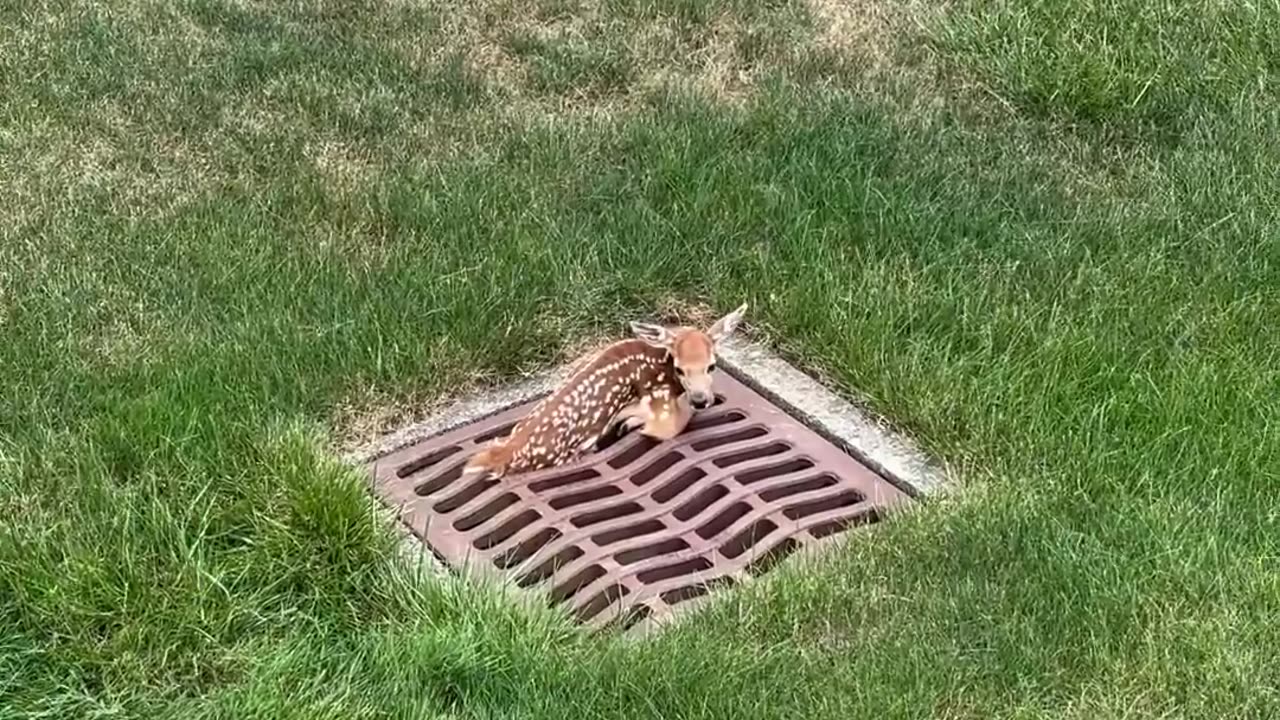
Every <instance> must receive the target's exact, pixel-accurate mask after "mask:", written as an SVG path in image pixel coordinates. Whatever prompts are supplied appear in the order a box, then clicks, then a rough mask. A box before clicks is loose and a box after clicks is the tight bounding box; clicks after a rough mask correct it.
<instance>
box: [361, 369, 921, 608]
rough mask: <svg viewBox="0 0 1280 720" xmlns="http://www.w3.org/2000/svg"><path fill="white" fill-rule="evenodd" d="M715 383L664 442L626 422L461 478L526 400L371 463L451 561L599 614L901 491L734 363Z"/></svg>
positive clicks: (655, 601) (672, 592) (701, 587)
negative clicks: (612, 434) (572, 451)
mask: <svg viewBox="0 0 1280 720" xmlns="http://www.w3.org/2000/svg"><path fill="white" fill-rule="evenodd" d="M716 383H717V393H718V395H717V399H716V404H715V405H714V406H712V407H711V408H708V409H706V410H702V411H699V413H698V415H696V416H695V418H694V421H693V422H692V423H691V425H690V427H689V428H688V429H687V430H686V431H685V432H684V433H683V434H681V435H680V436H679V437H678V438H676V439H675V440H672V441H669V442H665V443H655V442H654V441H651V440H649V439H647V438H644V437H642V436H639V435H631V436H627V437H624V438H622V439H621V440H618V441H617V442H615V443H613V444H611V445H609V446H607V447H606V448H605V449H603V450H601V451H600V452H597V453H594V454H592V455H589V456H587V457H585V458H583V459H582V460H580V461H578V462H577V463H575V464H572V465H568V466H565V467H560V468H555V469H551V470H545V471H540V472H536V473H529V474H527V475H520V476H514V477H510V478H506V479H503V480H494V479H490V478H482V479H471V480H469V481H467V482H463V481H461V480H460V474H461V469H462V464H463V462H464V461H465V459H466V457H467V456H468V455H469V454H470V452H471V451H472V450H473V449H474V448H475V447H476V445H477V444H479V443H484V442H486V441H487V440H489V439H491V438H493V437H497V436H499V435H502V434H505V433H506V432H507V431H509V430H510V428H511V426H512V425H513V424H514V423H515V422H516V421H517V420H518V419H519V418H520V417H521V416H523V414H524V413H525V412H527V411H528V410H529V408H530V407H532V405H533V402H529V403H527V404H525V405H521V406H519V407H516V408H512V409H510V410H508V411H506V412H502V413H499V414H496V415H493V416H491V417H488V418H485V419H482V420H478V421H476V422H473V423H471V424H469V425H466V426H464V427H461V428H458V429H456V430H453V431H451V432H447V433H445V434H443V435H438V436H436V437H433V438H430V439H427V440H424V441H421V442H418V443H416V444H413V445H410V446H408V447H405V448H403V449H401V450H398V451H396V452H394V453H391V454H389V455H387V456H385V457H382V458H379V459H377V460H375V461H373V462H372V463H370V464H369V469H370V472H371V473H372V475H373V477H374V485H375V488H376V490H377V492H378V494H379V495H380V496H381V497H382V498H383V500H384V501H385V502H387V503H388V504H389V505H391V506H392V507H394V508H396V509H397V510H398V511H399V514H400V519H401V521H402V522H404V523H405V524H406V525H407V526H408V528H409V530H410V531H411V532H412V533H413V534H414V535H415V536H417V537H418V538H419V539H421V540H423V541H424V542H425V543H426V544H427V545H428V546H429V547H430V549H431V550H432V551H433V552H434V553H435V554H436V556H438V557H439V558H441V559H442V560H443V561H444V562H445V563H447V564H448V565H450V566H451V567H454V568H459V569H465V570H467V571H469V572H480V573H493V572H498V573H503V574H505V575H508V576H509V577H512V578H514V580H515V582H516V583H517V584H518V585H520V586H521V587H526V588H541V589H543V590H544V591H546V592H548V593H549V597H550V601H551V602H553V603H564V604H567V605H568V606H569V607H570V608H571V609H572V611H573V613H574V614H575V615H576V616H577V618H578V619H579V620H580V621H583V622H585V623H588V624H591V625H595V626H599V625H605V624H608V623H610V622H611V621H618V622H621V623H623V624H624V625H626V626H630V625H632V624H634V623H636V622H638V621H640V620H643V619H645V618H646V617H653V618H655V619H656V618H660V617H662V616H665V615H667V614H668V613H670V612H671V610H672V609H673V607H675V606H676V605H679V604H681V603H687V601H690V600H692V599H694V598H697V597H700V596H702V595H705V594H706V593H707V592H708V590H710V589H711V588H713V587H716V586H719V585H723V584H728V583H732V582H734V581H736V580H739V579H741V578H743V577H744V576H750V575H755V574H759V573H761V572H763V571H765V570H767V569H768V568H769V567H771V566H772V565H773V563H774V562H776V561H777V560H779V559H781V558H782V557H784V556H785V555H787V554H789V553H790V552H791V551H793V550H795V549H797V548H799V547H801V546H802V545H806V544H812V543H815V542H818V541H821V540H822V539H823V538H826V537H828V536H831V535H834V534H836V533H839V532H841V531H843V530H846V529H849V528H851V527H854V526H857V525H860V524H864V523H867V522H873V521H875V520H877V519H879V518H880V517H881V515H882V513H883V511H884V510H886V509H888V508H889V507H890V506H892V505H895V504H897V503H899V502H902V501H905V500H907V499H908V496H907V495H906V494H905V493H903V492H902V491H901V490H899V489H898V488H897V487H895V486H894V485H892V484H890V483H889V482H888V481H886V480H885V479H883V478H881V477H880V476H878V475H877V474H875V473H874V472H872V471H871V470H870V469H868V468H867V467H866V466H864V465H863V464H861V463H860V462H858V461H857V460H855V459H854V458H853V457H851V456H850V455H848V454H847V453H845V452H843V451H842V450H841V449H840V448H838V447H836V446H835V445H833V444H831V443H830V442H828V441H827V440H826V439H825V438H823V437H822V436H820V435H819V434H818V433H816V432H814V431H813V430H811V429H809V428H808V427H806V426H805V425H803V424H802V423H801V422H800V421H798V420H796V419H795V418H793V417H791V416H790V415H789V414H787V413H786V412H785V411H784V410H783V409H782V408H780V407H778V406H777V405H774V404H773V403H771V402H769V401H768V400H767V399H766V398H765V397H763V396H762V395H760V394H759V393H757V392H755V391H754V390H752V389H751V388H749V387H747V386H746V385H745V384H743V383H742V382H740V381H738V380H737V379H736V378H735V377H733V375H731V374H730V373H728V372H724V373H722V374H721V376H720V377H719V378H717V380H716Z"/></svg>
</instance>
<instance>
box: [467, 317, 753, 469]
mask: <svg viewBox="0 0 1280 720" xmlns="http://www.w3.org/2000/svg"><path fill="white" fill-rule="evenodd" d="M746 310H747V306H746V304H743V305H742V306H741V307H739V308H738V309H737V310H734V311H733V312H731V313H729V314H728V315H725V316H724V317H722V318H720V319H719V320H717V321H716V322H715V324H713V325H712V326H711V327H710V328H708V329H707V330H705V331H704V330H698V329H696V328H690V327H679V328H668V327H664V326H661V325H652V324H649V323H638V322H633V323H631V331H632V333H634V334H635V336H636V337H634V338H629V339H626V340H620V341H618V342H616V343H614V344H612V345H610V346H608V347H606V348H605V349H604V350H602V351H600V352H599V353H598V354H597V355H595V356H594V357H593V358H591V360H590V361H588V362H586V363H585V364H583V365H581V366H580V367H579V368H578V369H577V370H576V371H574V372H573V373H572V375H571V376H570V377H569V379H568V380H567V381H565V383H564V384H563V385H561V386H560V388H559V389H557V390H556V391H555V392H554V393H552V394H551V395H549V396H548V397H546V398H544V399H543V400H542V401H541V402H539V403H538V404H537V405H536V406H534V408H533V410H532V411H531V412H530V413H529V414H528V415H526V416H525V417H524V418H523V419H522V420H521V421H520V422H518V423H516V425H515V427H514V428H513V429H512V431H511V434H510V435H508V436H507V437H505V438H502V439H499V440H497V441H495V442H494V443H493V444H491V445H489V446H488V447H486V448H484V449H482V450H480V451H479V452H477V453H476V454H475V455H473V456H472V457H471V458H470V459H469V460H468V461H467V463H466V465H465V466H464V467H463V474H464V475H469V474H472V473H489V474H491V475H492V476H494V477H502V476H503V475H507V474H515V473H522V472H529V471H532V470H540V469H543V468H548V467H553V466H555V465H559V464H563V463H565V462H568V461H570V460H573V459H574V458H576V457H578V455H580V454H581V453H584V452H587V451H589V450H591V449H593V448H594V447H595V446H596V444H597V443H598V442H599V441H600V439H601V438H602V437H603V436H605V435H606V434H607V433H609V432H612V431H614V430H617V429H621V430H622V431H623V432H630V431H632V430H637V429H638V430H639V431H640V432H641V433H643V434H644V435H647V436H649V437H651V438H654V439H655V440H669V439H671V438H673V437H675V436H676V435H678V434H680V432H681V431H683V430H684V428H685V426H686V425H688V423H689V420H690V419H691V418H692V417H693V411H694V410H695V409H702V408H705V407H708V406H710V405H711V404H712V402H714V400H715V395H714V394H713V393H712V375H713V373H714V372H715V369H716V352H715V350H716V343H717V342H719V341H720V340H723V339H724V338H725V337H728V336H729V334H730V333H732V332H733V331H734V329H735V328H737V326H738V324H739V323H740V322H741V321H742V315H743V313H745V312H746Z"/></svg>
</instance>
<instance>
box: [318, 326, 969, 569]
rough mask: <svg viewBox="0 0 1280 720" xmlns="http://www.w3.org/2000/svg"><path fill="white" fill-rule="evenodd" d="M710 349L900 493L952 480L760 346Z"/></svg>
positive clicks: (542, 376)
mask: <svg viewBox="0 0 1280 720" xmlns="http://www.w3.org/2000/svg"><path fill="white" fill-rule="evenodd" d="M716 355H717V362H718V363H719V365H720V366H721V367H723V368H724V369H726V370H728V371H729V372H731V373H733V375H734V376H735V377H736V378H738V379H739V380H741V381H742V382H743V383H744V384H746V385H747V386H748V387H750V388H751V389H752V390H755V391H756V392H758V393H760V394H761V395H763V396H764V397H765V398H767V399H768V400H769V401H771V402H773V403H775V404H776V405H779V406H780V407H782V408H783V409H784V410H785V411H786V412H787V413H788V414H790V415H792V416H794V417H796V418H798V419H799V420H800V421H801V422H803V423H804V424H805V425H808V426H809V427H810V428H812V429H814V430H815V431H817V432H818V433H819V434H821V435H823V436H824V437H826V438H827V440H829V441H831V442H832V443H834V444H836V445H837V446H839V447H841V448H843V449H844V450H845V451H846V452H848V453H850V454H851V455H853V456H854V457H855V458H856V459H857V460H859V461H861V462H862V463H863V464H864V465H866V466H868V467H869V468H871V469H872V470H874V471H875V472H877V473H879V474H880V475H881V476H883V477H884V478H885V479H887V480H889V481H890V482H892V483H893V484H895V485H897V486H898V487H899V488H901V489H902V490H903V491H905V492H907V493H908V494H910V495H912V496H914V497H916V498H921V497H929V496H933V495H937V494H939V493H941V492H943V491H945V490H946V489H948V488H949V487H951V486H952V483H951V481H950V478H949V474H948V473H947V472H946V471H945V469H944V468H942V467H940V466H939V465H937V464H936V463H934V462H933V461H931V460H930V459H929V458H928V457H927V456H925V454H924V453H923V452H921V451H920V450H919V448H917V447H916V445H915V443H913V442H912V441H911V440H910V439H908V438H906V437H904V436H902V435H901V434H899V433H895V432H893V431H892V430H890V429H889V428H887V427H886V426H885V425H884V424H883V423H880V422H877V421H876V420H875V419H873V418H872V417H871V416H870V415H869V414H867V413H865V412H863V411H862V410H860V409H859V408H857V407H856V406H854V404H853V403H851V402H849V401H848V400H846V399H844V398H842V397H840V396H839V395H837V394H836V393H835V392H833V391H832V390H830V389H828V388H826V387H824V386H823V385H821V384H820V383H818V382H817V381H816V380H814V379H813V378H811V377H809V376H808V375H806V374H804V373H803V372H801V371H800V370H799V369H798V368H796V367H795V366H793V365H792V364H791V363H789V362H787V361H786V360H783V359H782V358H781V357H778V356H777V355H775V354H774V353H773V352H772V351H770V350H768V349H767V348H765V347H764V346H762V345H760V344H758V343H754V342H751V341H749V340H742V339H739V338H732V337H731V338H728V339H726V340H724V341H722V342H721V343H720V344H719V346H718V347H717V352H716ZM569 371H570V366H569V365H564V366H561V367H557V368H554V369H551V370H547V371H544V372H541V373H537V374H535V375H533V376H531V377H529V378H526V379H524V380H521V381H517V382H514V383H512V384H510V385H507V386H505V387H501V388H496V389H493V390H488V391H484V392H480V393H477V394H475V395H474V396H471V397H469V398H466V399H462V400H459V401H457V402H455V403H454V404H453V405H451V406H450V407H448V408H446V409H445V410H443V411H441V412H439V413H437V414H435V415H433V416H431V417H429V418H427V419H426V420H423V421H422V422H418V423H414V424H413V425H409V426H407V427H405V428H403V429H401V430H399V431H396V432H394V433H391V434H389V435H387V436H384V437H382V438H379V439H378V440H375V441H373V442H371V443H368V444H366V445H363V446H361V447H359V448H357V449H355V450H354V451H352V452H349V453H347V454H346V455H344V457H343V459H344V460H345V461H346V462H347V463H349V464H351V465H353V466H357V467H358V466H361V465H365V464H367V463H370V462H372V461H374V460H376V459H378V458H380V457H383V456H385V455H389V454H390V453H393V452H395V451H396V450H399V449H401V448H403V447H407V446H409V445H412V444H413V443H416V442H420V441H422V440H426V439H428V438H431V437H434V436H436V435H441V434H443V433H446V432H448V431H450V430H454V429H456V428H459V427H462V426H464V425H469V424H471V423H473V422H476V421H477V420H480V419H482V418H485V417H488V416H490V415H493V414H496V413H499V412H502V411H503V410H507V409H509V408H512V407H515V406H517V405H520V404H523V403H526V402H529V401H531V400H534V399H536V398H538V397H541V396H542V395H545V394H547V393H550V392H552V391H553V390H554V389H555V388H556V387H558V386H559V384H560V383H562V382H564V380H566V379H567V378H568V374H569ZM374 503H375V505H377V506H379V507H380V508H381V509H382V510H383V511H384V512H385V513H386V515H387V517H388V518H392V517H393V515H394V513H393V512H392V511H391V509H390V508H387V507H385V506H383V505H382V503H381V502H379V501H378V500H376V499H374ZM396 524H397V525H399V523H396ZM399 529H400V531H401V534H402V536H403V537H404V539H405V542H404V543H403V547H402V551H403V554H404V557H405V559H406V560H410V561H420V560H422V559H424V558H425V559H427V560H428V563H427V566H428V567H427V568H426V569H428V570H429V571H430V572H431V573H432V574H441V573H444V572H446V569H445V567H444V565H443V563H441V562H440V561H439V560H438V559H437V558H436V557H435V556H434V555H433V554H432V553H431V551H430V550H428V549H426V545H425V544H424V543H422V542H421V541H419V540H418V539H417V538H415V537H413V536H412V534H410V533H409V531H408V529H407V528H405V527H403V526H400V528H399Z"/></svg>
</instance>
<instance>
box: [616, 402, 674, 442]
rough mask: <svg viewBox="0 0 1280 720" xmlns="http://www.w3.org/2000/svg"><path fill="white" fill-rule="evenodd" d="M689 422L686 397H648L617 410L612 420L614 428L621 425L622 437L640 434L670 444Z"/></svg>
mask: <svg viewBox="0 0 1280 720" xmlns="http://www.w3.org/2000/svg"><path fill="white" fill-rule="evenodd" d="M692 418H693V406H692V405H691V404H690V403H689V397H688V396H687V395H683V394H682V395H679V396H678V397H674V398H673V397H671V396H669V395H668V396H665V397H654V396H652V395H648V396H645V397H642V398H640V399H639V400H638V401H636V402H635V403H633V404H631V405H628V406H627V407H625V408H623V409H622V410H620V411H619V412H618V414H617V415H615V416H614V424H615V426H617V425H620V426H621V427H622V431H623V432H624V433H625V432H631V431H632V430H639V431H640V433H641V434H643V435H646V436H648V437H651V438H653V439H655V440H670V439H671V438H673V437H675V436H677V435H679V434H680V433H681V432H683V431H684V429H685V427H687V426H688V425H689V420H691V419H692Z"/></svg>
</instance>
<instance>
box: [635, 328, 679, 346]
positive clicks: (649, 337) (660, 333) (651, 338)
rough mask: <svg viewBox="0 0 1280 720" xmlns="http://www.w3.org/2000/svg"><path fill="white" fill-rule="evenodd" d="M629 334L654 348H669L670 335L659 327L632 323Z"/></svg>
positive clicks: (665, 329) (666, 330)
mask: <svg viewBox="0 0 1280 720" xmlns="http://www.w3.org/2000/svg"><path fill="white" fill-rule="evenodd" d="M631 332H633V333H635V336H636V337H638V338H640V339H641V340H643V341H645V342H647V343H649V344H650V345H652V346H654V347H660V348H669V347H671V339H672V333H671V331H670V330H668V329H667V328H665V327H663V326H661V325H653V324H651V323H639V322H633V323H631Z"/></svg>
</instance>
